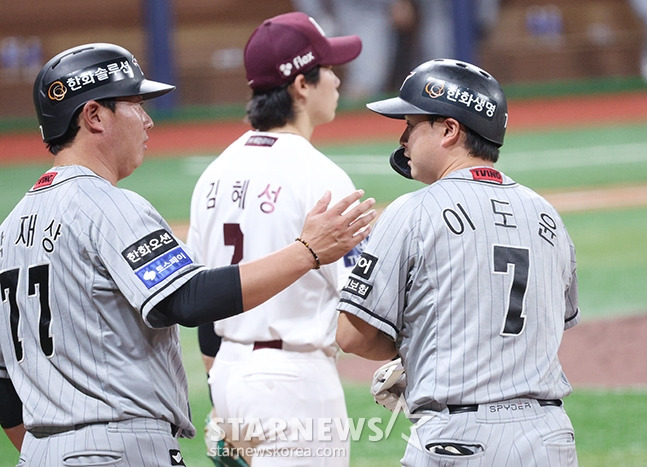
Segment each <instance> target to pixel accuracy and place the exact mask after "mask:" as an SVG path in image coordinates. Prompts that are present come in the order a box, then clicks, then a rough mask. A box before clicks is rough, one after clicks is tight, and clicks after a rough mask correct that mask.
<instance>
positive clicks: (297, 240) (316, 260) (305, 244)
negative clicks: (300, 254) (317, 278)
mask: <svg viewBox="0 0 647 467" xmlns="http://www.w3.org/2000/svg"><path fill="white" fill-rule="evenodd" d="M294 241H295V242H301V243H303V245H304V246H305V247H306V248H307V249H308V250H310V253H312V257H313V258H314V259H315V262H316V263H317V265H316V266H315V267H314V268H313V269H319V268H320V267H321V262H320V261H319V256H317V253H315V251H314V250H313V249H312V248H310V245H309V244H308V242H306V241H305V240H304V239H302V238H301V237H297V238H295V239H294Z"/></svg>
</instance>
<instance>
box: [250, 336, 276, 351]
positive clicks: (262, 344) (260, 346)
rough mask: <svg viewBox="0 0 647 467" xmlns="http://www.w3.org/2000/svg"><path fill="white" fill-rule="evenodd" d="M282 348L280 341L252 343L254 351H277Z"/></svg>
mask: <svg viewBox="0 0 647 467" xmlns="http://www.w3.org/2000/svg"><path fill="white" fill-rule="evenodd" d="M282 348H283V341H282V340H281V339H276V340H273V341H256V342H254V350H258V349H278V350H281V349H282Z"/></svg>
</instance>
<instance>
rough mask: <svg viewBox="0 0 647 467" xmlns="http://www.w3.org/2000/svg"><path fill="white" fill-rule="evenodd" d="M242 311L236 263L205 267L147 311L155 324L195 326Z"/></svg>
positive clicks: (155, 325) (163, 325)
mask: <svg viewBox="0 0 647 467" xmlns="http://www.w3.org/2000/svg"><path fill="white" fill-rule="evenodd" d="M242 312H243V294H242V290H241V286H240V273H239V271H238V266H237V265H232V266H225V267H220V268H214V269H205V270H203V271H200V272H199V273H198V274H196V275H195V276H193V277H192V278H191V280H189V281H188V282H187V283H186V284H184V285H183V286H182V287H180V288H179V289H178V290H176V291H175V292H174V293H173V294H172V295H170V296H168V297H166V298H165V299H164V300H162V301H161V302H159V303H158V304H157V305H155V308H153V309H152V310H151V311H150V313H149V314H148V322H149V323H150V324H151V326H153V327H156V328H157V327H166V326H171V325H173V324H180V325H182V326H187V327H196V326H199V325H201V324H207V323H213V322H214V321H218V320H221V319H225V318H229V317H230V316H234V315H237V314H239V313H242Z"/></svg>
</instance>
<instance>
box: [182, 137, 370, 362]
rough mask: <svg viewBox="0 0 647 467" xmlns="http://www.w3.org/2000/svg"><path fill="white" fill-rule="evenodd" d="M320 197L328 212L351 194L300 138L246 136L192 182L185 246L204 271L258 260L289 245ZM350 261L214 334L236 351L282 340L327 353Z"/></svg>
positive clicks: (312, 275)
mask: <svg viewBox="0 0 647 467" xmlns="http://www.w3.org/2000/svg"><path fill="white" fill-rule="evenodd" d="M326 190H331V192H332V197H333V199H332V203H331V205H332V204H334V203H335V202H336V201H338V200H339V199H341V198H342V197H344V196H346V195H348V194H350V193H351V192H352V191H354V190H355V187H354V185H353V183H352V181H351V180H350V178H349V177H348V175H347V174H346V173H345V172H344V171H343V170H342V169H341V168H340V167H338V166H337V165H336V164H334V163H333V162H332V161H331V160H330V159H328V158H327V157H326V156H325V155H323V154H322V153H321V152H319V151H318V150H316V149H315V148H314V147H313V146H312V145H311V144H310V143H309V142H308V141H307V140H306V139H305V138H303V137H301V136H298V135H295V134H289V133H267V132H258V131H248V132H247V133H245V134H243V135H242V136H241V137H240V138H239V139H238V140H236V141H235V142H234V143H232V144H231V145H230V146H229V147H228V148H227V149H226V150H225V151H224V152H223V153H222V154H221V155H220V156H218V157H217V158H216V159H215V160H214V161H213V162H212V163H211V164H210V165H209V167H207V169H206V170H205V171H204V173H203V174H202V176H201V177H200V179H199V180H198V182H197V184H196V187H195V190H194V192H193V197H192V200H191V225H190V229H189V234H188V240H187V243H188V244H189V245H190V246H191V248H192V249H193V250H194V251H195V252H196V255H197V257H198V259H199V260H200V261H201V262H204V263H205V264H207V265H209V266H210V267H214V266H224V265H228V264H234V263H238V262H239V261H249V260H253V259H257V258H260V257H262V256H264V255H267V254H269V253H272V252H274V251H276V250H278V249H280V248H283V247H285V246H287V245H289V244H291V243H294V240H295V238H296V237H297V236H299V234H300V233H301V230H302V228H303V223H304V220H305V216H306V214H307V213H308V212H309V211H310V210H311V209H312V208H313V207H314V205H315V204H316V203H317V201H318V200H319V199H320V198H321V197H322V196H323V194H324V192H325V191H326ZM306 240H307V239H306ZM304 248H305V247H304ZM358 256H359V253H358V250H353V251H351V252H350V253H349V254H347V255H346V256H345V257H344V258H342V259H340V260H339V261H338V262H336V263H334V264H331V265H325V266H322V267H321V268H320V269H319V270H313V271H310V272H308V273H307V274H305V275H304V276H303V277H302V278H301V279H299V280H298V281H297V282H295V283H294V284H292V285H291V286H290V287H288V288H287V289H286V290H284V291H283V292H281V293H279V294H278V295H276V296H275V297H273V298H271V299H270V300H268V301H267V302H265V303H263V304H262V305H260V306H258V307H256V308H254V309H252V310H250V311H248V312H246V313H243V314H241V315H238V316H235V317H231V318H227V319H225V320H220V321H218V322H216V324H215V329H216V333H217V334H219V335H221V336H226V337H227V338H228V339H230V340H233V341H236V342H241V343H252V342H254V341H268V340H275V339H282V340H283V342H284V343H286V344H289V345H291V346H295V347H299V348H302V349H303V350H313V349H324V350H332V351H334V349H336V344H335V329H336V325H337V311H336V309H335V306H336V304H337V302H338V300H339V290H340V289H341V287H342V286H343V284H344V283H345V280H346V278H347V277H348V273H349V272H350V269H351V268H352V266H353V265H354V263H355V260H356V259H357V257H358Z"/></svg>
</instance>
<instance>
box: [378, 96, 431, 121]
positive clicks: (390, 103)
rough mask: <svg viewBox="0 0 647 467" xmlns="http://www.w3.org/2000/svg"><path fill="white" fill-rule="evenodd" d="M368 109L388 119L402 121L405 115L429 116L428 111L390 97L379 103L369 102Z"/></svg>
mask: <svg viewBox="0 0 647 467" xmlns="http://www.w3.org/2000/svg"><path fill="white" fill-rule="evenodd" d="M366 107H368V109H370V110H372V111H373V112H376V113H379V114H380V115H384V116H385V117H389V118H397V119H400V120H404V116H405V115H429V111H428V110H422V109H421V108H419V107H416V106H415V105H412V104H410V103H408V102H407V101H405V100H402V99H400V98H399V97H392V98H390V99H384V100H381V101H375V102H369V103H368V104H366Z"/></svg>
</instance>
